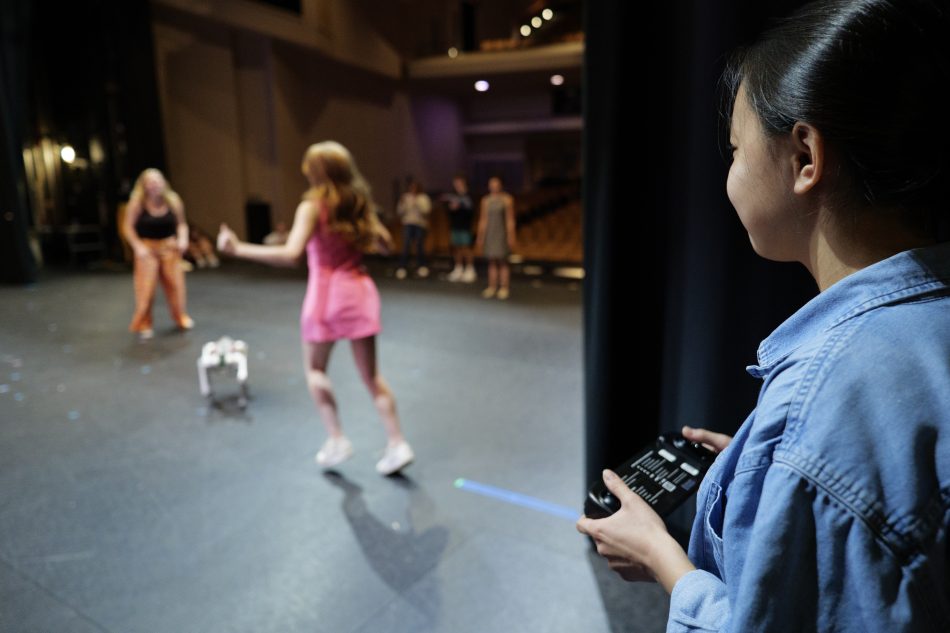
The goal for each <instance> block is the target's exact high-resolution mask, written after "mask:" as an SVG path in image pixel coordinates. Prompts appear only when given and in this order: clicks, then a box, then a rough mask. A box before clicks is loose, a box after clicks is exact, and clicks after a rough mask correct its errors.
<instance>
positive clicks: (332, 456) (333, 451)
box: [314, 435, 353, 468]
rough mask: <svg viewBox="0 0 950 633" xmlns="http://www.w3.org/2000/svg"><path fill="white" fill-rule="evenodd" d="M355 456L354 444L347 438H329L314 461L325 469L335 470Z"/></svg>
mask: <svg viewBox="0 0 950 633" xmlns="http://www.w3.org/2000/svg"><path fill="white" fill-rule="evenodd" d="M352 455H353V444H352V443H351V442H350V440H348V439H347V438H346V437H345V436H342V435H341V436H340V437H329V438H327V441H326V442H324V443H323V446H321V447H320V450H319V451H317V454H316V456H315V457H314V460H315V461H316V462H317V463H318V464H320V466H322V467H323V468H333V467H334V466H336V465H337V464H342V463H343V462H345V461H346V460H348V459H349V458H350V457H351V456H352Z"/></svg>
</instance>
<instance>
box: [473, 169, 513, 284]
mask: <svg viewBox="0 0 950 633" xmlns="http://www.w3.org/2000/svg"><path fill="white" fill-rule="evenodd" d="M516 245H517V242H516V235H515V204H514V199H513V198H512V197H511V196H510V195H509V194H508V193H506V192H505V190H504V188H503V185H502V182H501V178H499V177H498V176H493V177H492V178H489V180H488V195H487V196H485V197H484V198H482V204H481V213H480V215H479V218H478V240H477V243H476V249H477V250H480V251H481V252H482V254H483V255H484V256H485V259H487V260H488V287H487V288H485V290H484V291H483V292H482V296H483V297H485V298H486V299H491V298H492V297H498V298H499V299H501V300H505V299H507V298H508V295H509V293H510V287H509V286H510V280H511V269H510V268H509V266H508V256H509V255H511V252H512V251H514V250H515V247H516Z"/></svg>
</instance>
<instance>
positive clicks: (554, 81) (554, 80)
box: [551, 75, 564, 86]
mask: <svg viewBox="0 0 950 633" xmlns="http://www.w3.org/2000/svg"><path fill="white" fill-rule="evenodd" d="M563 83H564V75H551V85H552V86H560V85H562V84H563Z"/></svg>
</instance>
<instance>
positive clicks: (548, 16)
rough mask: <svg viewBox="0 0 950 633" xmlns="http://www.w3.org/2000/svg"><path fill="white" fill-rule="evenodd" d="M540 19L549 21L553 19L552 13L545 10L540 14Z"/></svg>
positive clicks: (549, 10)
mask: <svg viewBox="0 0 950 633" xmlns="http://www.w3.org/2000/svg"><path fill="white" fill-rule="evenodd" d="M541 17H542V18H544V19H545V20H550V19H552V18H553V17H554V11H552V10H551V9H545V10H544V11H542V12H541Z"/></svg>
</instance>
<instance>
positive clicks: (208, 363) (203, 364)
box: [198, 336, 247, 409]
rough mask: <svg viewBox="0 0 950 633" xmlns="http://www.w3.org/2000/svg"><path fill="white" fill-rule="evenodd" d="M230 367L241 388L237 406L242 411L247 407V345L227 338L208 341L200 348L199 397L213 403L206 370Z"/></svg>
mask: <svg viewBox="0 0 950 633" xmlns="http://www.w3.org/2000/svg"><path fill="white" fill-rule="evenodd" d="M231 367H234V368H236V369H237V380H238V384H239V385H240V386H241V392H240V395H239V396H238V406H239V407H241V408H242V409H244V408H245V407H247V343H245V342H244V341H235V340H234V339H232V338H231V337H229V336H222V337H221V338H219V339H218V340H217V341H209V342H207V343H205V344H204V347H202V348H201V357H200V358H198V383H199V385H200V387H201V395H203V396H204V397H205V398H208V400H210V401H211V402H212V403H214V401H215V400H214V394H212V393H211V383H210V381H209V380H208V370H221V369H229V368H231Z"/></svg>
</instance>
